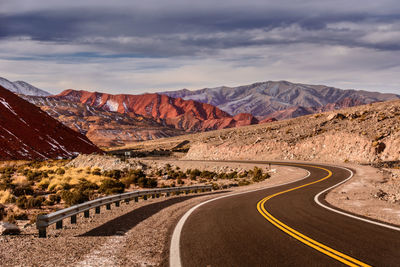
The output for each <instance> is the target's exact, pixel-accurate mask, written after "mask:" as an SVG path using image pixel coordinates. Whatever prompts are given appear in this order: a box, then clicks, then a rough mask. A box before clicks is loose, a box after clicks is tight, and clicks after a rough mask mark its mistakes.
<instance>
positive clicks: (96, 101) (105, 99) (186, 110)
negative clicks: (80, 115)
mask: <svg viewBox="0 0 400 267" xmlns="http://www.w3.org/2000/svg"><path fill="white" fill-rule="evenodd" d="M50 98H53V99H57V100H62V101H70V102H75V103H82V104H86V105H88V106H91V107H95V108H98V109H101V110H103V111H109V112H117V113H120V114H128V115H130V116H137V115H140V116H142V117H144V118H149V119H153V120H155V121H156V122H158V123H160V124H162V125H164V126H169V127H173V128H175V129H178V130H183V131H186V132H197V131H209V130H216V129H224V128H231V127H237V126H243V125H250V124H255V123H258V120H257V119H256V118H254V117H253V116H252V115H251V114H237V115H236V116H231V115H230V114H228V113H226V112H224V111H222V110H220V109H219V108H216V107H214V106H212V105H210V104H205V103H200V102H197V101H193V100H183V99H181V98H173V97H169V96H166V95H159V94H143V95H128V94H120V95H111V94H106V93H98V92H88V91H76V90H71V89H70V90H66V91H64V92H62V93H61V94H58V95H56V96H51V97H50Z"/></svg>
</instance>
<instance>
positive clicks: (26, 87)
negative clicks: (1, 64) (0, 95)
mask: <svg viewBox="0 0 400 267" xmlns="http://www.w3.org/2000/svg"><path fill="white" fill-rule="evenodd" d="M0 86H3V87H4V88H5V89H7V90H10V91H11V92H13V93H16V94H22V95H34V96H49V95H51V94H50V93H48V92H46V91H44V90H42V89H39V88H36V87H35V86H33V85H30V84H29V83H26V82H23V81H16V82H10V81H9V80H7V79H4V78H1V77H0Z"/></svg>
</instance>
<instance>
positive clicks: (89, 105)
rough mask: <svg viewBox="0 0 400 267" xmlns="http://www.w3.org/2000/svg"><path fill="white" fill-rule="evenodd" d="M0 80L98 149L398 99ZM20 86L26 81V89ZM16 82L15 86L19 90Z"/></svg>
mask: <svg viewBox="0 0 400 267" xmlns="http://www.w3.org/2000/svg"><path fill="white" fill-rule="evenodd" d="M0 81H1V82H2V84H7V86H8V88H11V89H9V90H11V91H17V92H19V93H21V92H24V93H25V95H24V94H20V96H21V97H23V98H25V99H26V100H27V101H29V102H31V103H32V104H34V105H36V106H38V107H40V108H41V109H42V110H44V111H46V112H47V113H48V114H49V115H50V116H51V117H53V118H55V119H57V120H58V121H60V122H62V123H63V124H65V125H67V126H68V127H70V128H71V129H73V130H75V131H77V132H79V133H80V134H82V135H85V136H86V137H88V138H89V139H90V140H91V141H92V142H94V143H95V144H96V145H98V146H102V147H112V146H123V145H128V144H129V143H132V142H137V141H142V140H151V139H158V138H162V137H171V136H177V135H183V134H186V133H194V132H202V131H209V130H216V129H223V128H231V127H238V126H245V125H252V124H258V123H264V122H270V121H274V120H276V119H286V118H293V117H299V116H303V115H307V114H312V113H317V112H321V111H329V110H335V109H340V108H345V107H351V106H357V105H362V104H368V103H373V102H380V101H387V100H392V99H399V98H400V96H399V95H396V94H382V93H375V92H367V91H356V90H341V89H338V88H334V87H328V86H323V85H305V84H297V83H290V82H286V81H279V82H272V81H269V82H262V83H254V84H251V85H246V86H239V87H218V88H205V89H201V90H196V91H190V90H187V89H183V90H178V91H169V92H162V93H154V94H142V95H129V94H119V95H112V94H107V93H100V92H88V91H83V90H80V91H78V90H72V89H69V90H65V91H63V92H62V93H60V94H58V95H49V93H47V92H45V91H43V90H41V89H38V88H36V87H34V86H32V85H29V84H27V83H24V82H14V83H12V82H9V81H8V80H6V79H2V78H0ZM21 84H25V86H24V87H23V88H25V91H23V90H22V89H23V88H22V87H21V86H20V85H21ZM17 86H20V87H19V89H18V88H17V89H18V90H17V89H16V87H17ZM27 88H28V89H27ZM27 94H30V95H27ZM43 94H45V96H42V95H43Z"/></svg>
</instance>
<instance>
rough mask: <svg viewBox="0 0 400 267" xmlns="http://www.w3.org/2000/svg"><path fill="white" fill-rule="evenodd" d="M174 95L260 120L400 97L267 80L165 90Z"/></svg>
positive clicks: (296, 115)
mask: <svg viewBox="0 0 400 267" xmlns="http://www.w3.org/2000/svg"><path fill="white" fill-rule="evenodd" d="M161 94H164V95H168V96H171V97H174V98H183V99H185V100H195V101H198V102H202V103H208V104H211V105H213V106H216V107H218V108H220V109H221V110H223V111H225V112H227V113H229V114H232V115H236V114H238V113H250V114H252V115H253V116H255V117H257V118H258V119H264V118H271V117H273V118H277V119H287V118H293V117H298V116H303V115H307V114H311V113H316V112H321V111H329V110H334V109H340V108H346V107H351V106H357V105H363V104H369V103H373V102H381V101H387V100H393V99H400V95H396V94H384V93H377V92H368V91H361V90H342V89H338V88H334V87H330V86H324V85H308V84H300V83H290V82H287V81H267V82H261V83H253V84H250V85H244V86H238V87H226V86H222V87H216V88H204V89H200V90H194V91H190V90H187V89H183V90H178V91H168V92H161Z"/></svg>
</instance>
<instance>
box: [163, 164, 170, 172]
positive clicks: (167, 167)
mask: <svg viewBox="0 0 400 267" xmlns="http://www.w3.org/2000/svg"><path fill="white" fill-rule="evenodd" d="M164 169H166V170H167V171H169V170H171V164H169V163H167V164H165V166H164Z"/></svg>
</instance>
